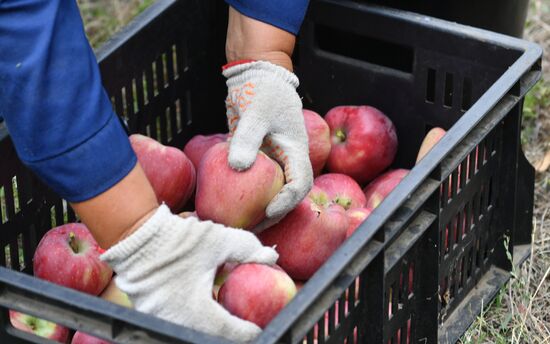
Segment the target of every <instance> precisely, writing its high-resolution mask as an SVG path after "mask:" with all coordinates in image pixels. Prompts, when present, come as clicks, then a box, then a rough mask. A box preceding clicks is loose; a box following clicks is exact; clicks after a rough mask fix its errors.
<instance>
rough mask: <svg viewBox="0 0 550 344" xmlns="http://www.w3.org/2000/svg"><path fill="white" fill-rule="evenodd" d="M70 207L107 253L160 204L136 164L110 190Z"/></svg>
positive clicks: (72, 204)
mask: <svg viewBox="0 0 550 344" xmlns="http://www.w3.org/2000/svg"><path fill="white" fill-rule="evenodd" d="M71 206H72V207H73V209H74V210H75V211H76V213H77V214H78V215H79V216H80V218H81V219H82V222H84V224H86V226H87V227H88V228H89V229H90V231H91V232H92V235H93V236H94V238H95V239H96V241H97V242H98V243H99V245H100V246H101V247H102V248H104V249H108V248H109V247H111V246H112V245H114V244H116V243H117V242H118V241H120V240H121V239H123V238H125V237H126V236H128V235H129V234H130V233H132V232H133V231H135V230H136V229H137V228H139V226H140V225H141V224H143V223H144V222H145V220H146V219H148V218H149V217H150V216H151V215H152V214H153V212H154V211H155V210H156V209H157V208H158V206H159V204H158V202H157V198H156V196H155V193H154V191H153V189H152V187H151V184H150V183H149V181H148V180H147V177H146V176H145V174H144V172H143V170H142V168H141V166H140V165H139V163H138V164H137V165H136V166H135V167H134V169H133V170H132V171H131V172H130V173H129V174H128V175H127V176H126V177H124V178H123V179H122V180H121V181H120V182H118V183H117V184H115V185H114V186H113V187H112V188H110V189H109V190H107V191H105V192H104V193H102V194H100V195H98V196H96V197H94V198H91V199H89V200H87V201H84V202H79V203H71Z"/></svg>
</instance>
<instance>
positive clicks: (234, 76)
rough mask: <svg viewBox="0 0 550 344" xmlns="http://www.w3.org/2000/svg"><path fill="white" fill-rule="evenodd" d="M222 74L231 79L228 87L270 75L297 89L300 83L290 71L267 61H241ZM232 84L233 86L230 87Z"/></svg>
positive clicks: (225, 67)
mask: <svg viewBox="0 0 550 344" xmlns="http://www.w3.org/2000/svg"><path fill="white" fill-rule="evenodd" d="M222 74H223V75H224V76H225V77H226V78H227V79H229V80H228V81H227V83H228V86H232V85H239V84H243V83H245V82H247V81H250V80H251V79H252V78H257V77H265V76H266V75H270V76H273V77H276V78H278V79H281V80H282V81H284V82H286V83H288V84H290V85H292V86H293V87H294V88H297V87H298V85H299V84H300V82H299V81H298V77H297V76H296V74H294V73H292V72H290V71H289V70H288V69H286V68H284V67H281V66H278V65H276V64H274V63H271V62H267V61H252V62H244V63H243V61H239V63H238V64H235V65H231V66H228V65H226V66H224V68H223V71H222ZM230 84H231V85H230Z"/></svg>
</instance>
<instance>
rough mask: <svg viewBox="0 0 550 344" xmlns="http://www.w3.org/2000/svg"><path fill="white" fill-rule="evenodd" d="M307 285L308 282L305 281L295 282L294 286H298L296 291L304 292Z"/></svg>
mask: <svg viewBox="0 0 550 344" xmlns="http://www.w3.org/2000/svg"><path fill="white" fill-rule="evenodd" d="M305 284H306V282H304V281H298V280H294V285H296V291H297V292H299V291H300V290H302V288H303V287H304V285H305Z"/></svg>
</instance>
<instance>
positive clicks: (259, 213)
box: [195, 142, 285, 229]
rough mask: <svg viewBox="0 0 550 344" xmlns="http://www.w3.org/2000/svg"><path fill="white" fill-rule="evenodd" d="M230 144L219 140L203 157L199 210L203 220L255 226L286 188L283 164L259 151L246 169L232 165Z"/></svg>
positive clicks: (197, 207)
mask: <svg viewBox="0 0 550 344" xmlns="http://www.w3.org/2000/svg"><path fill="white" fill-rule="evenodd" d="M228 154H229V144H228V143H226V142H222V143H218V144H216V145H215V146H214V147H212V148H210V149H209V150H208V152H207V153H206V155H205V156H204V157H203V159H202V161H201V163H200V166H199V171H198V177H197V194H196V197H195V210H196V212H197V215H198V217H199V218H200V219H201V220H211V221H214V222H217V223H221V224H223V225H226V226H230V227H235V228H244V229H252V228H253V227H254V226H255V225H257V224H258V223H260V222H261V221H262V220H263V219H264V218H265V209H266V207H267V205H268V204H269V202H270V201H271V200H272V199H273V197H275V195H276V194H277V193H278V192H279V191H280V190H281V189H282V188H283V185H284V181H285V178H284V174H283V170H282V169H281V166H279V164H278V163H277V162H275V161H274V160H272V159H271V158H269V157H268V156H267V155H265V154H264V153H262V152H258V155H257V157H256V161H255V162H254V164H252V166H251V167H250V168H249V169H247V170H244V171H236V170H234V169H232V168H231V167H230V166H229V162H228V160H227V156H228Z"/></svg>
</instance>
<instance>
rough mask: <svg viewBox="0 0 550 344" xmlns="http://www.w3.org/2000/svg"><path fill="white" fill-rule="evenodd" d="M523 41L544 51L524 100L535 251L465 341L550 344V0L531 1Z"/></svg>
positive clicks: (525, 144)
mask: <svg viewBox="0 0 550 344" xmlns="http://www.w3.org/2000/svg"><path fill="white" fill-rule="evenodd" d="M525 38H526V39H528V40H531V41H534V42H537V43H538V44H540V45H541V46H542V47H543V48H544V50H545V52H546V54H545V56H544V59H543V71H544V72H543V79H542V80H541V81H540V82H539V83H538V84H537V85H536V86H535V87H534V89H533V90H532V91H531V92H530V94H529V95H528V96H527V97H526V100H525V106H524V122H523V132H522V142H523V149H524V151H525V154H526V156H527V158H528V159H529V161H530V162H531V163H532V164H533V165H534V166H535V168H536V169H538V170H539V171H537V174H536V181H535V210H534V217H533V226H534V231H533V242H534V245H533V251H532V255H531V258H530V259H529V260H528V261H527V262H526V263H525V264H524V265H523V267H522V268H521V269H520V270H519V271H515V276H516V277H515V278H514V279H513V280H512V281H511V282H510V283H509V284H508V285H507V286H506V287H505V288H504V289H503V290H501V292H500V294H499V296H498V297H497V298H496V299H495V301H494V302H493V303H492V304H491V305H490V307H488V308H487V309H486V311H485V312H484V313H483V314H482V316H480V317H479V318H478V320H477V321H476V322H475V323H474V325H473V326H472V327H471V328H470V330H469V331H468V332H467V334H466V335H465V336H464V338H463V342H464V343H503V344H504V343H550V309H549V308H550V277H549V274H550V220H549V218H550V212H549V208H550V169H548V164H550V0H531V5H530V9H529V17H528V21H527V24H526V30H525ZM545 157H546V159H545Z"/></svg>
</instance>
